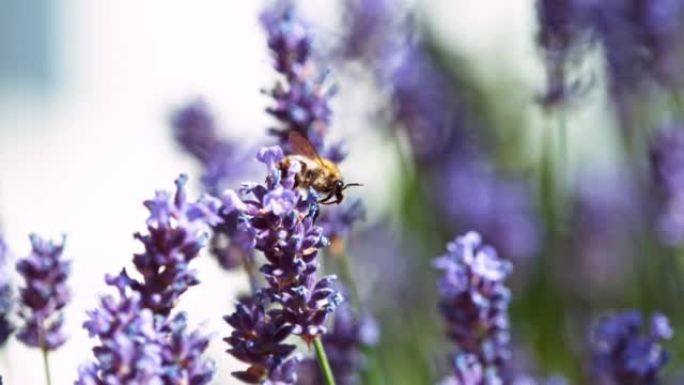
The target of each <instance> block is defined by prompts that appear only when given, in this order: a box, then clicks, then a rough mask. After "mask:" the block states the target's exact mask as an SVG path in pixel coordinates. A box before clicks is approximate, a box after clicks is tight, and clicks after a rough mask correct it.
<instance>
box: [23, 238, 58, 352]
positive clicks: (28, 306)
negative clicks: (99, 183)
mask: <svg viewBox="0 0 684 385" xmlns="http://www.w3.org/2000/svg"><path fill="white" fill-rule="evenodd" d="M30 238H31V247H32V250H31V254H30V255H29V256H28V257H26V258H24V259H22V260H20V261H19V262H18V263H17V271H18V272H19V274H21V276H22V277H23V278H24V280H25V281H26V286H25V287H23V288H22V289H21V291H20V300H21V301H20V302H21V307H20V309H19V315H20V317H21V318H22V319H23V320H24V324H23V325H22V327H21V329H20V330H19V331H18V333H17V338H18V339H19V340H20V341H22V342H23V343H24V344H26V345H27V346H31V347H37V348H40V349H42V350H44V351H48V350H54V349H57V348H58V347H60V346H62V344H64V342H65V341H66V336H65V335H64V334H63V330H62V324H63V322H64V319H63V314H62V309H63V308H64V306H66V304H67V303H68V302H69V299H70V293H69V289H68V287H67V285H66V280H67V277H68V275H69V269H70V262H68V261H64V260H63V259H62V252H63V251H64V241H65V240H66V237H63V238H62V242H61V243H60V244H57V243H53V242H51V241H47V240H44V239H43V238H41V237H40V236H38V235H36V234H32V235H31V236H30Z"/></svg>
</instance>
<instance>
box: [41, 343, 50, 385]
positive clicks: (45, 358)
mask: <svg viewBox="0 0 684 385" xmlns="http://www.w3.org/2000/svg"><path fill="white" fill-rule="evenodd" d="M42 350H43V366H44V367H45V382H46V383H47V385H52V380H51V377H50V362H49V361H48V350H47V349H46V348H43V349H42Z"/></svg>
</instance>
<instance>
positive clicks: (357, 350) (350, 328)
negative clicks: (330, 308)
mask: <svg viewBox="0 0 684 385" xmlns="http://www.w3.org/2000/svg"><path fill="white" fill-rule="evenodd" d="M378 334H379V331H378V325H377V324H376V322H375V320H374V319H373V318H371V317H358V316H357V315H356V314H354V312H353V311H352V309H351V308H350V307H349V306H348V305H347V306H342V307H340V308H339V309H338V310H337V311H336V312H335V318H334V320H333V325H332V329H331V332H330V333H328V334H326V335H324V336H323V346H324V347H325V351H326V354H327V355H328V361H329V362H330V366H331V368H332V371H333V374H334V376H335V381H336V383H337V384H340V385H355V384H361V378H360V373H361V371H362V370H363V369H365V368H366V365H367V362H366V357H365V355H364V353H363V349H367V348H370V347H373V346H375V345H376V344H377V342H378V337H379V335H378ZM298 378H299V380H298V382H297V384H298V385H318V384H322V383H324V379H323V378H322V377H321V372H320V370H319V369H318V363H317V362H316V361H315V360H314V359H311V358H310V359H307V360H304V361H302V362H301V364H300V366H299V376H298Z"/></svg>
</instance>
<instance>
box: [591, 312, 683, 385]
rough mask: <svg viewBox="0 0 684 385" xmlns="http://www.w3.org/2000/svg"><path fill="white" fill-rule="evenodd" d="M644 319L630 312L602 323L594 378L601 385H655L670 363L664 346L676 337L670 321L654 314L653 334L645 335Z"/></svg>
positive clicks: (595, 343) (597, 331)
mask: <svg viewBox="0 0 684 385" xmlns="http://www.w3.org/2000/svg"><path fill="white" fill-rule="evenodd" d="M643 323H644V322H643V319H642V316H641V314H640V313H639V312H636V311H626V312H622V313H618V314H616V315H613V316H610V317H605V318H603V319H601V320H599V322H598V324H597V325H596V327H595V328H594V330H593V333H592V338H591V345H592V349H593V358H594V374H595V375H596V378H597V380H598V381H599V384H601V385H604V384H605V385H617V384H620V385H655V384H658V383H659V379H658V377H659V372H660V370H661V369H662V368H663V366H664V365H665V364H666V363H667V361H668V354H667V352H666V351H665V350H664V349H663V347H662V346H661V342H662V341H663V340H667V339H670V338H671V337H672V333H673V332H672V329H671V328H670V325H669V322H668V320H667V317H665V316H664V315H662V314H658V313H656V314H654V315H653V316H652V317H651V320H650V330H649V331H648V332H644V330H643V328H644V324H643Z"/></svg>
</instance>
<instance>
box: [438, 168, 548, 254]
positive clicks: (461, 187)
mask: <svg viewBox="0 0 684 385" xmlns="http://www.w3.org/2000/svg"><path fill="white" fill-rule="evenodd" d="M441 184H442V187H443V188H444V189H446V191H448V192H451V193H443V192H442V193H440V198H439V199H440V201H441V202H440V203H441V206H442V207H443V209H444V211H445V212H446V214H447V215H448V218H451V220H452V221H455V222H457V223H458V224H459V225H460V226H461V227H462V228H471V229H475V230H477V231H479V232H480V233H481V234H483V235H484V236H485V237H486V239H487V240H488V241H489V242H491V243H492V244H493V245H495V246H496V247H497V248H498V249H499V250H502V251H503V253H504V255H506V257H508V258H512V259H518V258H521V257H529V256H532V255H534V253H535V252H536V251H537V250H538V247H539V228H538V223H537V221H536V217H535V215H534V214H535V208H534V207H533V203H532V201H531V200H530V198H529V197H530V195H531V194H530V193H529V191H527V189H526V186H525V185H524V184H522V183H520V182H518V181H516V180H515V179H513V178H509V179H506V178H499V177H497V176H496V175H495V173H494V172H493V171H492V170H491V169H490V167H489V166H488V165H487V164H485V163H478V162H475V161H468V160H462V159H460V158H457V159H452V160H450V161H447V165H446V166H445V169H444V171H443V177H442V179H441ZM503 196H505V197H506V199H501V197H503Z"/></svg>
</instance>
